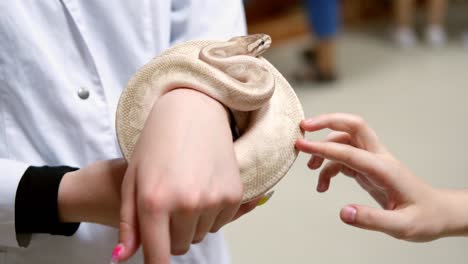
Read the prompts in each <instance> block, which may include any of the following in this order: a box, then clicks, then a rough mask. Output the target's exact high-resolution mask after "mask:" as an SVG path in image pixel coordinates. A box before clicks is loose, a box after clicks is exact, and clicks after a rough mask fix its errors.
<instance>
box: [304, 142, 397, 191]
mask: <svg viewBox="0 0 468 264" xmlns="http://www.w3.org/2000/svg"><path fill="white" fill-rule="evenodd" d="M296 148H297V149H298V150H300V151H303V152H306V153H310V154H314V155H318V156H321V157H323V158H325V159H328V160H332V161H336V162H339V163H341V164H344V165H346V166H348V167H349V168H351V169H353V170H355V171H357V172H359V173H361V174H363V175H367V176H369V177H370V178H373V179H376V180H378V181H381V182H389V181H390V180H391V179H389V178H388V176H387V171H388V166H386V164H385V163H384V161H382V160H381V159H379V158H378V157H377V156H376V155H375V154H372V153H370V152H368V151H366V150H362V149H359V148H355V147H352V146H350V145H346V144H339V143H335V142H311V141H307V140H304V139H299V140H297V141H296Z"/></svg>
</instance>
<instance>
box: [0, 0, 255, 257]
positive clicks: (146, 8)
mask: <svg viewBox="0 0 468 264" xmlns="http://www.w3.org/2000/svg"><path fill="white" fill-rule="evenodd" d="M245 33H246V32H245V20H244V15H243V8H242V1H241V0H223V1H220V0H197V1H191V0H172V1H171V0H164V1H159V0H133V1H108V0H93V1H79V0H61V1H60V0H48V1H18V0H2V1H0V177H1V184H0V248H2V252H1V253H0V254H1V255H0V262H1V263H4V262H5V263H18V264H26V263H27V264H30V263H34V264H53V263H67V264H82V263H109V258H110V254H111V252H112V248H113V247H114V246H115V244H116V242H117V230H115V229H112V228H107V227H103V226H99V225H92V224H85V223H83V224H82V225H81V226H80V228H79V230H78V231H77V233H76V234H75V235H73V236H72V237H62V236H51V235H47V234H34V235H33V236H32V240H31V241H30V244H29V246H28V247H27V248H26V249H20V248H19V245H18V243H17V240H16V239H17V238H16V234H15V218H14V201H15V194H16V188H17V186H18V182H19V180H20V178H21V176H22V174H23V173H24V171H25V170H26V168H27V167H28V166H30V165H51V166H54V165H69V166H77V167H82V166H84V165H86V164H89V163H91V162H93V161H96V160H101V159H111V158H116V157H120V155H121V154H120V151H119V148H118V145H117V141H116V135H115V129H114V119H115V110H116V106H117V102H118V99H119V96H120V93H121V91H122V88H123V87H124V86H125V85H126V83H127V81H128V79H129V77H130V76H131V75H132V74H133V73H134V72H136V71H137V70H138V69H139V68H140V67H141V66H142V65H144V64H145V63H146V62H148V61H149V60H150V59H151V58H153V57H154V56H155V55H157V54H159V53H160V52H162V51H163V50H165V49H167V48H168V47H170V46H171V45H173V44H174V43H177V42H181V41H186V40H190V39H202V38H203V39H226V38H230V37H232V36H234V35H243V34H245ZM71 95H73V96H71ZM75 96H78V97H79V98H81V99H87V98H88V100H85V101H83V100H81V99H79V98H77V97H75ZM91 98H92V100H90V99H91ZM77 99H78V100H77ZM32 220H33V219H32ZM227 256H228V254H227V251H226V248H225V245H224V240H223V238H222V236H221V235H220V234H215V235H210V236H208V237H207V239H206V240H205V241H204V242H203V243H201V244H198V245H194V246H192V249H191V250H190V252H189V253H188V254H186V255H184V256H181V257H174V258H173V259H172V262H171V263H175V264H178V263H179V264H180V263H204V264H205V263H206V264H214V263H216V264H226V263H229V260H228V257H227ZM2 261H4V262H2ZM128 263H143V260H142V255H141V254H140V253H138V254H137V255H136V256H135V257H134V258H133V259H132V260H131V261H130V262H128Z"/></svg>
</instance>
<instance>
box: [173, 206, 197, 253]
mask: <svg viewBox="0 0 468 264" xmlns="http://www.w3.org/2000/svg"><path fill="white" fill-rule="evenodd" d="M199 216H200V214H199V212H198V210H196V209H195V208H184V210H183V211H180V212H176V213H174V214H172V216H171V220H170V234H171V253H172V254H173V255H183V254H185V253H186V252H187V251H188V250H189V249H190V245H191V244H192V241H193V240H194V237H195V232H196V231H197V225H198V220H199Z"/></svg>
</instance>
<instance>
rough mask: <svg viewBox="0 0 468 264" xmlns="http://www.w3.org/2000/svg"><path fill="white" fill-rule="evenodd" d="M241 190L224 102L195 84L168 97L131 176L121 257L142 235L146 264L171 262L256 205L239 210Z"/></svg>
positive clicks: (144, 136) (149, 126)
mask: <svg viewBox="0 0 468 264" xmlns="http://www.w3.org/2000/svg"><path fill="white" fill-rule="evenodd" d="M242 194H243V192H242V182H241V179H240V176H239V168H238V165H237V161H236V157H235V155H234V149H233V142H232V135H231V131H230V128H229V120H228V114H227V111H226V110H225V109H224V107H223V106H222V105H221V104H220V103H219V102H217V101H215V100H213V99H212V98H210V97H208V96H206V95H204V94H202V93H199V92H197V91H194V90H189V89H177V90H174V91H172V92H170V93H168V94H166V95H163V96H162V97H161V98H160V99H159V100H158V101H157V102H156V103H155V105H154V106H153V109H152V111H151V113H150V115H149V117H148V119H147V122H146V124H145V127H144V130H143V131H142V133H141V136H140V138H139V141H138V143H137V145H136V147H135V151H134V153H133V157H132V160H131V161H130V163H129V167H128V169H127V172H126V174H125V178H124V182H123V186H122V208H121V215H120V243H121V244H120V245H119V246H120V247H121V248H120V249H121V250H118V251H120V256H119V257H118V259H119V260H126V259H128V258H129V257H130V256H131V255H133V254H134V252H135V251H136V249H137V248H138V245H139V242H140V241H141V244H142V246H143V253H144V255H145V263H147V264H150V263H151V264H155V263H158V264H168V263H169V259H170V254H171V253H172V254H175V255H179V254H184V253H185V252H187V251H188V249H189V247H190V245H191V243H197V242H200V241H201V240H202V239H203V238H204V237H205V235H206V234H207V233H208V232H217V231H218V230H219V229H220V228H221V227H222V226H223V225H225V224H227V223H229V222H230V221H231V220H232V219H233V218H234V217H238V216H239V214H242V213H245V212H247V211H249V210H251V209H253V207H254V206H255V204H253V205H252V203H250V204H249V205H248V206H250V207H248V206H247V207H244V208H242V209H241V210H239V208H240V202H241V198H242ZM238 210H239V213H238V214H237V215H236V212H238Z"/></svg>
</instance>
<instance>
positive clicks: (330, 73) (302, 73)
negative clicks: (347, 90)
mask: <svg viewBox="0 0 468 264" xmlns="http://www.w3.org/2000/svg"><path fill="white" fill-rule="evenodd" d="M305 8H306V12H307V17H308V18H309V24H310V28H311V31H312V32H313V33H312V34H313V36H314V37H315V39H316V41H314V42H312V44H311V46H310V47H309V48H307V49H306V50H305V51H304V52H303V54H302V55H303V57H304V60H305V62H306V65H305V66H304V67H302V68H301V69H300V70H298V71H297V72H296V73H295V74H294V77H295V79H296V81H299V82H302V81H317V82H322V83H323V82H332V81H335V80H336V78H337V69H336V68H337V67H336V36H337V34H338V23H339V16H338V14H339V2H338V0H306V1H305Z"/></svg>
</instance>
